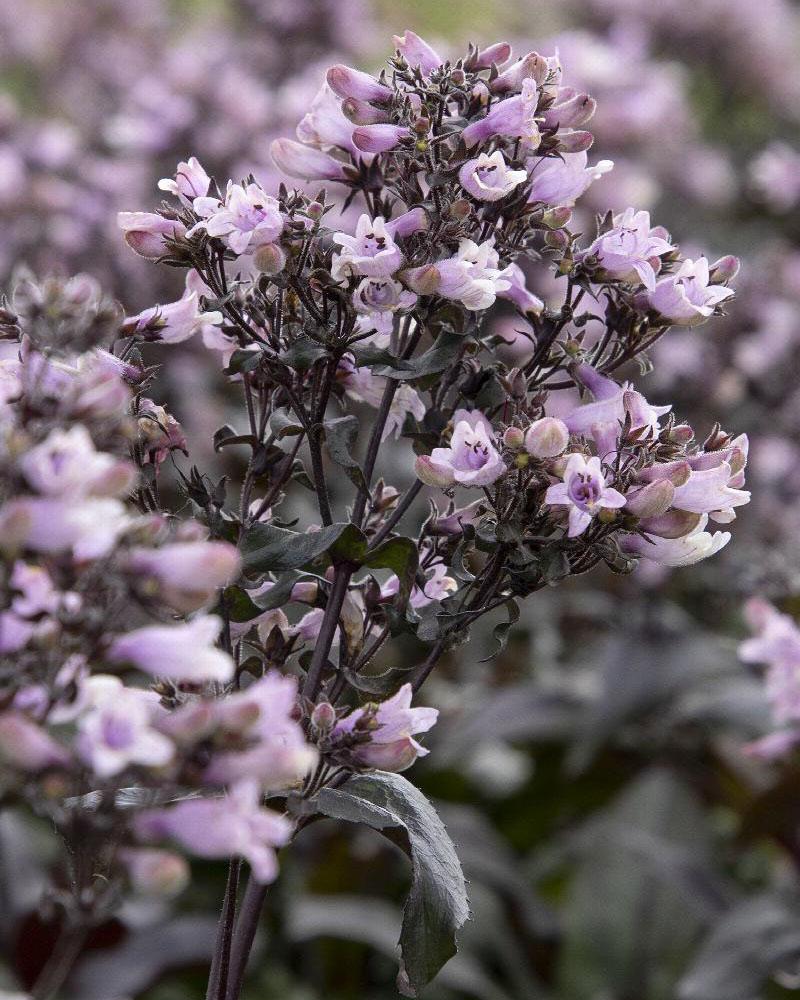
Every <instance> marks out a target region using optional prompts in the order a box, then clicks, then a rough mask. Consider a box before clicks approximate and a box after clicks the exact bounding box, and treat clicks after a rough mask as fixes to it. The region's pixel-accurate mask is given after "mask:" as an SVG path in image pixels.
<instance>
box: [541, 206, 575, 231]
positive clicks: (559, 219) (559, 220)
mask: <svg viewBox="0 0 800 1000" xmlns="http://www.w3.org/2000/svg"><path fill="white" fill-rule="evenodd" d="M571 218H572V209H571V208H569V207H568V206H566V205H559V206H558V207H557V208H550V209H548V210H547V211H546V212H545V213H544V215H543V216H542V223H543V224H544V225H545V226H547V228H548V229H562V228H563V227H564V226H566V224H567V223H568V222H569V220H570V219H571Z"/></svg>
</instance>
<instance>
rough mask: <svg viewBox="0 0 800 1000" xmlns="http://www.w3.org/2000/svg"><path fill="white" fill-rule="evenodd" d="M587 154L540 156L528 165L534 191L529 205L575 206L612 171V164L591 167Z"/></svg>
mask: <svg viewBox="0 0 800 1000" xmlns="http://www.w3.org/2000/svg"><path fill="white" fill-rule="evenodd" d="M588 160H589V157H588V154H587V152H586V150H582V151H581V152H580V153H562V155H561V156H560V157H558V156H541V157H537V158H536V159H535V160H529V161H528V169H529V171H530V178H531V190H530V194H529V195H528V201H531V202H534V201H541V202H543V203H544V204H545V205H554V206H555V205H567V206H571V205H574V204H575V202H576V201H577V200H578V198H580V196H581V195H582V194H584V193H585V191H586V190H587V188H588V187H589V186H590V185H591V184H593V183H594V181H596V180H599V179H600V178H601V177H602V176H603V174H607V173H608V172H609V171H610V170H611V169H613V166H614V163H613V161H612V160H600V161H599V162H598V163H596V164H595V165H594V166H593V167H590V166H588Z"/></svg>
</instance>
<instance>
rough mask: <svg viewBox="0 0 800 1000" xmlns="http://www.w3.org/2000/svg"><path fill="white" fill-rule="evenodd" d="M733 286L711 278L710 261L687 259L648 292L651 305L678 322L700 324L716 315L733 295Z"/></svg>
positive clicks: (686, 324) (683, 324) (690, 324)
mask: <svg viewBox="0 0 800 1000" xmlns="http://www.w3.org/2000/svg"><path fill="white" fill-rule="evenodd" d="M733 294H734V292H733V289H732V288H726V287H725V286H724V285H715V284H711V283H710V282H709V268H708V261H707V260H706V258H705V257H700V258H698V260H696V261H694V260H688V259H687V260H684V261H683V262H682V264H681V266H680V267H679V268H678V270H677V271H676V272H675V273H674V274H669V275H667V276H666V277H665V278H662V279H661V280H660V281H658V282H656V287H655V288H654V289H653V291H651V292H650V293H649V294H648V296H647V302H648V304H649V306H650V308H651V309H655V311H656V312H657V313H659V314H660V315H661V316H663V317H664V319H667V320H669V321H670V323H674V324H676V325H677V326H696V325H697V324H698V323H703V322H705V320H707V319H708V317H709V316H711V315H712V313H713V312H714V310H715V309H716V307H717V306H718V305H719V304H720V303H721V302H724V301H725V300H726V299H729V298H731V296H732V295H733Z"/></svg>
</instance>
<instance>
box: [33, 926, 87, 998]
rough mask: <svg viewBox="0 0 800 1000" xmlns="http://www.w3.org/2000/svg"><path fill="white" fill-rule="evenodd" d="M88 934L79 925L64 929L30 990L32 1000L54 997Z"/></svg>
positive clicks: (70, 969) (83, 927)
mask: <svg viewBox="0 0 800 1000" xmlns="http://www.w3.org/2000/svg"><path fill="white" fill-rule="evenodd" d="M88 933H89V930H88V928H87V927H86V926H84V925H81V924H77V925H73V926H71V927H65V928H64V930H63V931H62V933H61V936H60V937H59V939H58V941H57V942H56V946H55V948H54V949H53V951H52V952H51V954H50V957H49V958H48V960H47V962H46V964H45V966H44V968H43V969H42V971H41V972H40V974H39V978H38V979H37V980H36V983H35V984H34V986H33V989H32V990H31V997H32V1000H51V997H55V995H56V994H57V993H58V992H59V990H60V989H61V987H62V986H63V985H64V983H65V982H66V979H67V976H69V974H70V972H71V971H72V967H73V966H74V964H75V961H76V959H77V958H78V955H80V953H81V949H82V948H83V945H84V943H85V942H86V937H87V935H88Z"/></svg>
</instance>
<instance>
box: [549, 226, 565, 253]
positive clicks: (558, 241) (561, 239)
mask: <svg viewBox="0 0 800 1000" xmlns="http://www.w3.org/2000/svg"><path fill="white" fill-rule="evenodd" d="M544 241H545V243H546V244H547V245H548V246H549V247H553V249H554V250H566V249H567V247H568V246H569V236H567V234H566V233H565V232H564V230H563V229H551V230H550V231H549V232H548V233H546V234H545V238H544Z"/></svg>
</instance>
